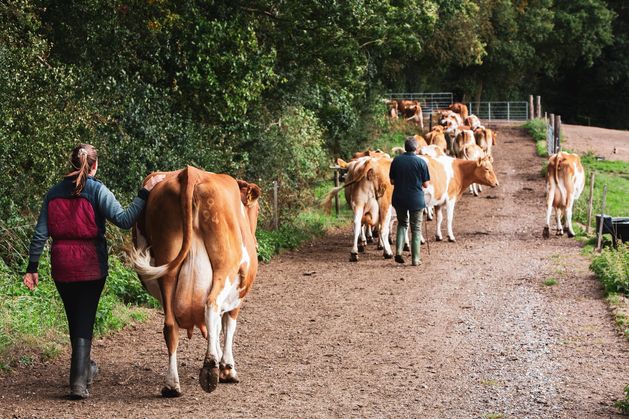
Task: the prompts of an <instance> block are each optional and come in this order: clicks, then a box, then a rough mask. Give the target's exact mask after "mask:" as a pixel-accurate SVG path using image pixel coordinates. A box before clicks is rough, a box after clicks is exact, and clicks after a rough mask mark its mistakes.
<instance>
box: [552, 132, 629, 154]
mask: <svg viewBox="0 0 629 419" xmlns="http://www.w3.org/2000/svg"><path fill="white" fill-rule="evenodd" d="M562 129H563V135H564V143H565V144H562V146H563V147H564V148H566V149H569V150H573V151H576V152H577V153H579V154H582V153H587V152H588V151H591V152H592V153H594V154H595V155H597V156H601V157H603V158H605V159H607V160H624V161H629V131H619V130H613V129H605V128H597V127H584V126H582V125H567V124H564V125H562Z"/></svg>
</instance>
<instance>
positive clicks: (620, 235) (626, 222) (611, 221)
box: [596, 214, 629, 247]
mask: <svg viewBox="0 0 629 419" xmlns="http://www.w3.org/2000/svg"><path fill="white" fill-rule="evenodd" d="M602 218H603V234H611V235H612V242H613V243H614V247H616V245H617V243H616V241H617V240H622V242H623V243H624V242H626V241H627V240H629V217H612V216H610V215H604V216H603V217H602ZM600 225H601V215H600V214H597V215H596V233H597V234H598V230H599V228H600Z"/></svg>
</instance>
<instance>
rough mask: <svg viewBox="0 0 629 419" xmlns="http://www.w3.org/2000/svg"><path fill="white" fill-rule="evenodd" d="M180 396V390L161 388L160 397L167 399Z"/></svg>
mask: <svg viewBox="0 0 629 419" xmlns="http://www.w3.org/2000/svg"><path fill="white" fill-rule="evenodd" d="M180 396H181V390H179V389H176V388H170V387H163V388H162V397H167V398H169V399H170V398H173V397H180Z"/></svg>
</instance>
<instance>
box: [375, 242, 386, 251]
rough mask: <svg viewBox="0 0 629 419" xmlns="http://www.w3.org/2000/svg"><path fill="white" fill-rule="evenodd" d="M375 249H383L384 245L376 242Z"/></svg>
mask: <svg viewBox="0 0 629 419" xmlns="http://www.w3.org/2000/svg"><path fill="white" fill-rule="evenodd" d="M376 250H384V247H382V245H381V244H380V243H378V246H376Z"/></svg>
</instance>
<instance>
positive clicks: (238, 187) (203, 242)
mask: <svg viewBox="0 0 629 419" xmlns="http://www.w3.org/2000/svg"><path fill="white" fill-rule="evenodd" d="M417 106H418V105H417ZM418 109H419V112H421V108H419V107H416V108H415V109H414V111H415V112H417V111H418ZM415 115H416V114H415ZM417 138H418V140H419V142H420V143H422V147H421V148H420V151H419V154H420V158H422V159H424V160H425V161H426V163H427V164H428V168H429V172H430V177H431V181H430V186H429V188H427V190H425V196H426V203H427V205H428V206H429V207H430V208H431V209H432V208H434V209H435V210H436V211H437V226H436V239H437V240H442V235H441V223H442V208H444V207H445V208H446V214H447V234H448V240H450V241H454V240H455V237H454V233H453V230H452V220H453V216H454V209H455V204H456V203H457V201H458V200H459V199H460V197H461V195H462V194H463V193H464V192H465V190H467V188H468V187H471V192H472V193H473V194H475V195H477V194H478V192H479V191H480V185H487V186H492V187H493V186H497V185H498V179H497V178H496V174H495V173H494V169H493V166H492V162H493V157H492V146H494V145H495V144H496V133H495V132H493V131H492V130H490V129H487V128H485V127H483V126H482V125H481V124H480V121H479V120H478V118H476V117H475V116H474V115H468V114H467V108H466V107H465V105H462V104H453V105H451V106H450V108H449V109H447V110H443V111H440V112H439V124H438V125H436V126H435V127H434V128H433V129H432V130H431V131H430V132H429V133H427V134H426V135H425V136H424V137H421V136H418V137H417ZM391 162H392V159H391V157H390V156H389V155H388V154H386V153H383V152H381V151H366V152H360V153H356V154H355V155H354V156H353V158H352V159H351V160H350V161H349V162H345V161H343V160H340V159H339V160H338V163H339V165H340V166H342V167H345V168H346V169H347V176H346V180H345V183H344V185H343V186H340V187H337V188H335V189H333V190H332V191H331V192H330V193H329V194H328V196H327V198H326V203H327V204H329V203H330V200H331V199H332V197H333V196H334V195H336V194H338V193H339V192H340V191H341V190H344V192H345V197H346V199H347V202H348V203H350V205H351V208H352V210H353V214H354V216H353V223H354V240H353V247H352V250H351V260H352V261H357V260H358V252H359V251H360V250H364V247H365V245H366V243H367V241H368V240H369V239H371V238H372V233H373V232H374V231H375V230H377V231H378V235H379V237H378V243H379V246H381V248H382V249H384V257H385V258H391V257H392V256H393V253H392V251H391V245H390V243H391V242H390V237H389V232H390V231H391V223H392V220H393V215H394V210H393V208H392V205H391V199H392V194H393V186H392V185H391V183H390V181H389V169H390V166H391ZM548 173H549V176H548V183H547V184H548V214H547V226H546V229H545V231H544V235H545V236H547V235H548V234H549V233H548V231H549V222H550V214H551V210H552V208H556V209H557V214H558V216H557V220H558V234H563V228H562V227H561V222H560V215H561V212H565V213H566V216H567V217H566V219H567V221H566V226H567V229H568V234H569V235H573V234H574V232H573V230H572V224H571V222H570V217H571V212H572V204H573V202H574V200H576V198H578V196H579V194H580V193H581V191H582V190H583V179H584V176H583V168H582V167H581V164H580V162H579V160H578V156H576V155H571V154H568V153H559V154H556V155H553V156H552V157H551V158H550V164H549V170H548ZM156 175H165V180H164V181H162V182H160V183H159V184H158V185H156V186H155V188H154V189H153V191H152V192H151V194H150V195H149V198H148V202H147V206H146V209H145V211H144V213H143V214H142V216H141V218H140V220H139V221H138V223H137V225H136V226H135V227H134V231H133V233H134V234H133V239H134V249H133V250H132V252H131V254H130V258H131V261H132V263H133V265H134V267H135V269H136V271H137V272H138V275H139V276H140V279H141V281H142V283H143V284H144V286H145V288H146V289H147V290H148V291H149V292H150V293H151V295H153V296H154V297H155V298H156V299H158V300H159V301H160V302H161V304H162V306H163V308H164V338H165V340H166V346H167V349H168V356H169V362H168V371H167V374H166V383H165V386H164V387H163V389H162V395H163V396H164V397H176V396H179V395H181V387H180V384H179V374H178V371H177V347H178V342H179V330H180V329H186V330H187V331H188V336H189V337H190V336H191V335H192V332H193V330H194V328H195V327H197V328H198V329H199V330H200V331H201V333H202V335H203V336H204V337H205V338H206V339H207V350H206V354H205V357H204V361H203V367H202V368H201V370H200V373H199V382H200V384H201V387H202V388H203V389H204V390H205V391H207V392H211V391H214V390H215V389H216V388H217V386H218V383H219V382H238V376H237V374H236V368H235V362H234V355H233V342H234V334H235V331H236V324H237V318H238V313H239V311H240V306H241V303H242V299H243V298H244V297H245V295H246V294H247V293H248V291H249V290H250V288H251V286H252V283H253V281H254V279H255V276H256V273H257V269H258V257H257V241H256V237H255V233H256V226H257V220H258V211H259V202H258V198H259V197H260V194H261V191H260V188H259V187H258V186H257V185H255V184H253V183H248V182H245V181H242V180H236V179H234V178H232V177H230V176H228V175H223V174H214V173H208V172H205V171H202V170H199V169H196V168H194V167H187V168H185V169H182V170H178V171H174V172H155V173H152V174H151V175H149V176H148V177H147V178H146V179H145V182H146V181H147V180H148V179H149V178H150V177H151V176H156ZM422 241H424V238H423V237H422ZM221 333H222V334H223V340H222V342H221Z"/></svg>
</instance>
